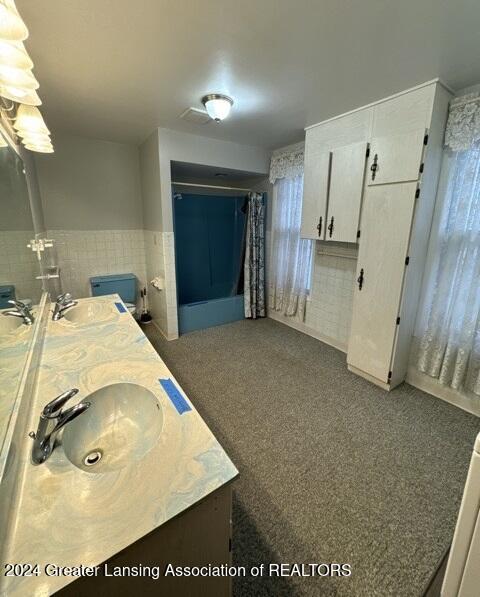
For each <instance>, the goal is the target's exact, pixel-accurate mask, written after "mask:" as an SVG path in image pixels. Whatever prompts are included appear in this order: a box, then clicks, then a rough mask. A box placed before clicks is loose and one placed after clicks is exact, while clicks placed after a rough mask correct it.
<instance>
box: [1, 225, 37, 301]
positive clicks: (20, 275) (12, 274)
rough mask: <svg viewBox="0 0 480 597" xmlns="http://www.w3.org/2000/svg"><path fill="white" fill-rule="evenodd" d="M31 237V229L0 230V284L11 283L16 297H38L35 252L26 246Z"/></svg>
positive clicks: (34, 299) (35, 299)
mask: <svg viewBox="0 0 480 597" xmlns="http://www.w3.org/2000/svg"><path fill="white" fill-rule="evenodd" d="M32 238H33V232H32V231H31V230H13V231H1V232H0V285H7V284H13V286H15V293H16V296H17V298H18V299H22V298H23V299H25V298H30V299H32V300H33V301H34V302H35V303H37V302H38V301H39V299H40V296H41V293H42V283H41V282H40V281H38V280H35V277H36V276H38V275H40V267H39V264H38V261H37V257H36V254H35V253H34V252H33V251H31V250H30V249H28V248H27V244H28V243H29V242H30V240H31V239H32Z"/></svg>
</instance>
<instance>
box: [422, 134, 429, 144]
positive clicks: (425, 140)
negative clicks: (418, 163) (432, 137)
mask: <svg viewBox="0 0 480 597" xmlns="http://www.w3.org/2000/svg"><path fill="white" fill-rule="evenodd" d="M427 143H428V135H425V137H424V138H423V144H424V145H427Z"/></svg>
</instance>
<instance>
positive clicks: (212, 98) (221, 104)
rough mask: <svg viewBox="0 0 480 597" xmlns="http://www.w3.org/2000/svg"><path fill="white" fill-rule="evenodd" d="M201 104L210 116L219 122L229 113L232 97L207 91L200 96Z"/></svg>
mask: <svg viewBox="0 0 480 597" xmlns="http://www.w3.org/2000/svg"><path fill="white" fill-rule="evenodd" d="M202 104H203V105H204V106H205V109H206V111H207V113H208V115H209V116H210V118H211V119H212V120H215V122H220V121H221V120H225V118H227V116H228V115H229V114H230V110H231V108H232V106H233V99H232V98H231V97H228V95H222V94H221V93H209V94H208V95H205V96H204V97H202Z"/></svg>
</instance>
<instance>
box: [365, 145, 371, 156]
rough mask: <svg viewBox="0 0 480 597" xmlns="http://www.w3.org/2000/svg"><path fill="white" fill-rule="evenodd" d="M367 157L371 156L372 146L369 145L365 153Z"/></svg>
mask: <svg viewBox="0 0 480 597" xmlns="http://www.w3.org/2000/svg"><path fill="white" fill-rule="evenodd" d="M365 157H367V158H368V157H370V147H367V152H366V154H365Z"/></svg>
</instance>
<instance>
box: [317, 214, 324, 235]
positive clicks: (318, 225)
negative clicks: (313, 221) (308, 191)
mask: <svg viewBox="0 0 480 597" xmlns="http://www.w3.org/2000/svg"><path fill="white" fill-rule="evenodd" d="M322 224H323V218H322V216H320V218H319V220H318V224H317V230H318V236H322Z"/></svg>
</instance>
